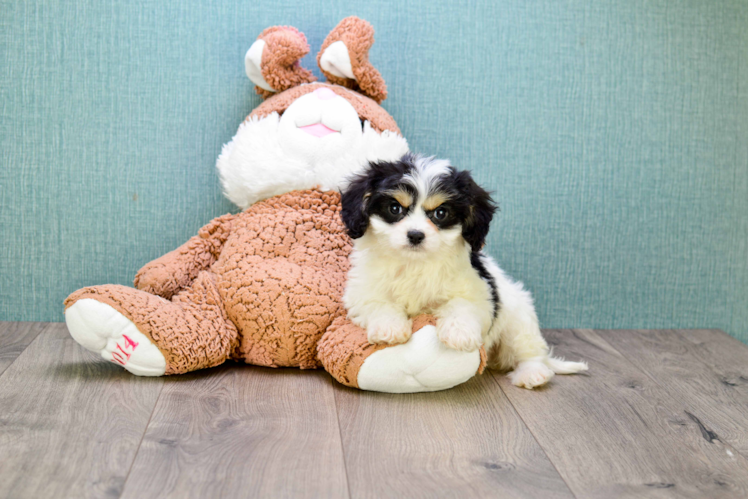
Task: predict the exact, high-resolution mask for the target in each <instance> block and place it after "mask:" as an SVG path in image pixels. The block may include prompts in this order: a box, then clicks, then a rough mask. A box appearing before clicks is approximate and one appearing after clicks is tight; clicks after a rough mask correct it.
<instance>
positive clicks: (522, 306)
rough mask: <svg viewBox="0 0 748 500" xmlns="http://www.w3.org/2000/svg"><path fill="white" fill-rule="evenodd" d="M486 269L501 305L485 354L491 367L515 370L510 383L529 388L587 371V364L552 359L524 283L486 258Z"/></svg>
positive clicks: (510, 376)
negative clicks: (515, 279) (561, 375)
mask: <svg viewBox="0 0 748 500" xmlns="http://www.w3.org/2000/svg"><path fill="white" fill-rule="evenodd" d="M486 267H487V268H488V270H489V272H490V273H491V274H492V275H493V276H494V279H495V280H496V284H497V287H498V291H499V298H500V302H501V304H500V308H499V315H498V317H497V318H496V321H495V322H494V325H493V327H492V328H491V330H490V332H489V334H488V335H487V338H486V341H485V347H486V351H487V352H490V353H491V357H490V359H489V366H491V368H495V369H499V370H512V371H511V372H510V373H509V380H511V382H512V383H513V384H514V385H516V386H518V387H525V388H527V389H532V388H534V387H539V386H542V385H544V384H546V383H548V382H549V381H550V380H551V379H552V378H553V376H554V375H555V374H556V373H564V374H566V373H576V372H579V371H582V370H586V369H587V364H586V363H575V362H569V361H563V360H560V359H557V358H552V357H550V350H549V349H548V344H547V343H546V341H545V339H544V338H543V335H542V333H541V331H540V326H539V324H538V317H537V314H536V313H535V306H534V304H533V300H532V295H530V292H528V291H527V290H525V289H524V287H523V285H522V283H520V282H515V281H512V280H511V279H510V278H509V277H507V276H506V275H505V274H504V272H503V271H502V270H501V269H500V268H499V267H498V266H497V265H496V263H495V262H494V261H493V259H487V262H486Z"/></svg>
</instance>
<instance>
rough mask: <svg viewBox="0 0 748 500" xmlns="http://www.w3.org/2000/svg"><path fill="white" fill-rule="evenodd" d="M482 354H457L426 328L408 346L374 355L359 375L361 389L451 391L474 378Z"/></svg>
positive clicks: (431, 329)
mask: <svg viewBox="0 0 748 500" xmlns="http://www.w3.org/2000/svg"><path fill="white" fill-rule="evenodd" d="M480 364H481V359H480V352H479V351H477V350H475V351H472V352H465V351H456V350H454V349H450V348H449V347H447V346H445V345H444V344H443V343H442V342H440V341H439V338H438V336H437V334H436V328H435V327H434V326H433V325H426V326H424V327H422V328H421V329H420V330H418V331H417V332H415V333H414V334H413V335H412V336H411V338H410V340H409V341H408V342H407V343H406V344H400V345H396V346H390V347H387V348H386V349H381V350H378V351H376V352H374V353H373V354H371V355H370V356H369V357H368V358H366V360H365V361H364V362H363V364H362V365H361V368H360V370H359V372H358V387H360V388H361V389H364V390H367V391H379V392H395V393H407V392H430V391H441V390H443V389H449V388H451V387H454V386H456V385H459V384H462V383H463V382H466V381H467V380H469V379H470V378H471V377H473V376H474V375H475V374H476V372H477V371H478V368H479V366H480Z"/></svg>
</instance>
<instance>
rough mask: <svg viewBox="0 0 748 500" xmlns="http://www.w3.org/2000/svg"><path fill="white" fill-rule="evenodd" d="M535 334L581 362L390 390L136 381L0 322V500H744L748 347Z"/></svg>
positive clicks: (679, 337)
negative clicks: (440, 386) (541, 378)
mask: <svg viewBox="0 0 748 500" xmlns="http://www.w3.org/2000/svg"><path fill="white" fill-rule="evenodd" d="M545 333H546V336H547V338H548V339H549V343H551V344H552V345H554V346H555V349H556V353H557V354H559V355H561V356H565V357H567V358H568V359H585V360H587V361H588V362H589V363H590V372H589V374H587V375H575V376H559V377H557V378H556V379H554V381H553V382H552V383H551V384H550V385H549V386H548V387H546V388H543V389H540V390H535V391H528V390H525V389H518V388H516V387H514V386H512V385H510V384H509V383H508V381H507V379H506V378H505V377H504V376H503V375H501V374H497V373H487V374H484V375H483V376H481V377H476V378H474V379H473V380H471V381H469V382H468V383H466V384H464V385H462V386H459V387H457V388H455V389H452V390H449V391H443V392H439V393H430V394H413V395H395V394H378V393H367V392H363V391H357V390H353V389H348V388H345V387H342V386H340V385H339V384H337V383H336V382H333V381H332V379H331V378H330V376H329V375H328V374H326V373H325V372H323V371H299V370H293V369H288V370H273V369H265V368H258V367H251V366H246V365H240V364H227V365H224V366H222V367H218V368H214V369H211V370H204V371H200V372H195V373H192V374H187V375H182V376H175V377H162V378H155V379H153V378H140V377H135V376H132V375H130V374H128V373H127V372H125V371H124V370H122V369H121V368H120V367H118V366H116V365H113V364H110V363H107V362H105V361H103V360H101V359H100V358H98V357H97V356H95V355H93V354H91V353H88V352H87V351H85V350H84V349H83V348H81V347H80V346H78V345H77V344H76V343H75V342H74V341H73V340H72V339H71V338H70V336H69V334H68V332H67V329H66V328H65V326H64V324H45V323H0V498H6V497H12V498H15V497H41V498H49V497H92V498H117V497H120V498H127V497H158V498H161V497H209V498H220V497H279V498H284V497H355V498H360V497H379V496H382V497H458V498H459V497H571V496H573V495H575V496H577V497H610V498H615V497H663V498H668V497H710V498H730V497H746V496H748V458H746V453H747V452H746V450H747V449H748V438H747V437H746V432H747V431H746V429H748V417H746V415H747V414H748V411H746V410H748V346H745V345H744V344H742V343H740V342H739V341H737V340H735V339H733V338H731V337H728V336H727V335H725V334H724V333H722V332H719V331H716V330H668V331H662V330H660V331H597V332H596V331H592V330H563V331H560V330H558V331H557V330H549V331H546V332H545Z"/></svg>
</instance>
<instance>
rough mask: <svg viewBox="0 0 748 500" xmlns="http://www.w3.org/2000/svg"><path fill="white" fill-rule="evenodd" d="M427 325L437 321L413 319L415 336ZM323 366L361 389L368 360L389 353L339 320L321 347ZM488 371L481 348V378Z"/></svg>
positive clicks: (423, 317) (428, 317)
mask: <svg viewBox="0 0 748 500" xmlns="http://www.w3.org/2000/svg"><path fill="white" fill-rule="evenodd" d="M426 325H436V317H435V316H432V315H429V314H421V315H419V316H416V317H415V318H413V333H415V332H417V331H418V330H420V329H421V328H423V327H424V326H426ZM317 347H318V348H317V351H318V357H319V360H320V362H321V363H322V366H323V367H324V368H325V370H327V372H328V373H330V375H332V376H333V377H335V380H337V381H338V382H340V383H341V384H344V385H347V386H349V387H358V373H359V370H360V369H361V365H362V364H363V363H364V361H366V358H368V357H369V356H371V355H372V354H373V353H375V352H377V351H381V350H382V349H385V348H386V346H385V345H382V344H376V345H375V344H370V343H369V340H368V338H367V335H366V330H364V329H363V328H361V327H358V326H356V325H354V324H353V323H351V322H350V321H349V320H348V319H346V318H345V317H342V316H341V317H339V318H336V319H335V321H333V322H332V324H331V325H330V327H329V328H328V329H327V332H325V334H324V335H323V336H322V338H321V340H320V341H319V342H318V344H317ZM485 367H486V351H485V349H483V347H481V348H480V365H479V366H478V372H477V373H476V374H477V375H480V374H481V373H483V370H484V369H485Z"/></svg>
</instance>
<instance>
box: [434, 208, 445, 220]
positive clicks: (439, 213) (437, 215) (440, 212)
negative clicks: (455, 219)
mask: <svg viewBox="0 0 748 500" xmlns="http://www.w3.org/2000/svg"><path fill="white" fill-rule="evenodd" d="M446 217H447V209H446V208H444V207H439V208H437V209H436V210H434V219H436V220H444V219H445V218H446Z"/></svg>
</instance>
